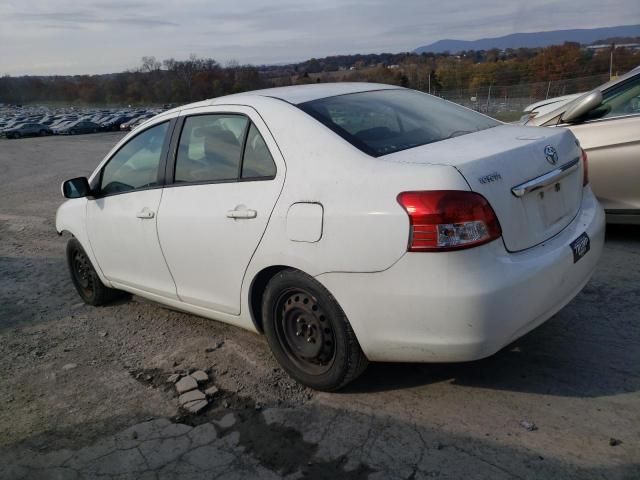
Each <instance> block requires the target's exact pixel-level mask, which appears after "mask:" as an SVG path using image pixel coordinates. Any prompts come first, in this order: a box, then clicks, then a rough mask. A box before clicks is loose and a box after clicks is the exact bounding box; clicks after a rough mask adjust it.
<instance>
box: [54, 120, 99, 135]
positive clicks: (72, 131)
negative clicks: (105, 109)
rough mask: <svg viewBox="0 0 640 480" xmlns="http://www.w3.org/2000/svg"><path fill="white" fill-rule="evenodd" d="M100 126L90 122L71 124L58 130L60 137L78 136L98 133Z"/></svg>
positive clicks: (83, 121)
mask: <svg viewBox="0 0 640 480" xmlns="http://www.w3.org/2000/svg"><path fill="white" fill-rule="evenodd" d="M99 131H100V125H98V124H97V123H93V122H90V121H88V120H80V121H76V122H70V123H68V124H66V125H63V126H62V127H59V128H58V129H57V132H58V134H59V135H77V134H80V133H98V132H99Z"/></svg>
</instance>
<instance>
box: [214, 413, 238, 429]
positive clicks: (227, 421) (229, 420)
mask: <svg viewBox="0 0 640 480" xmlns="http://www.w3.org/2000/svg"><path fill="white" fill-rule="evenodd" d="M234 423H236V417H235V416H234V415H233V413H228V414H227V415H225V416H224V417H222V418H221V419H220V420H218V421H217V422H215V424H216V425H218V426H219V427H220V428H229V427H231V426H232V425H233V424H234Z"/></svg>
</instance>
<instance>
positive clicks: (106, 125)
mask: <svg viewBox="0 0 640 480" xmlns="http://www.w3.org/2000/svg"><path fill="white" fill-rule="evenodd" d="M129 120H131V117H130V116H127V115H119V116H115V117H112V118H109V119H107V120H106V121H104V122H103V123H102V124H101V127H102V129H103V130H106V131H111V130H113V131H117V130H120V126H121V125H122V124H123V123H125V122H128V121H129Z"/></svg>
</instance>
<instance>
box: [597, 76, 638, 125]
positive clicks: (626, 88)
mask: <svg viewBox="0 0 640 480" xmlns="http://www.w3.org/2000/svg"><path fill="white" fill-rule="evenodd" d="M600 109H603V110H604V114H603V115H602V117H601V118H611V117H620V116H624V115H632V114H636V113H640V75H637V76H636V77H635V78H634V79H632V80H630V81H628V82H626V83H625V84H624V85H621V86H620V87H618V88H615V89H612V90H611V91H609V92H607V93H606V94H605V95H604V100H603V101H602V105H601V106H600V107H598V110H600Z"/></svg>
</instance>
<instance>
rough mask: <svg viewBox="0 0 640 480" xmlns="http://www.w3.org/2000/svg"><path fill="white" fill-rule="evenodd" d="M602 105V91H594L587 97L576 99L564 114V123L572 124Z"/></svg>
mask: <svg viewBox="0 0 640 480" xmlns="http://www.w3.org/2000/svg"><path fill="white" fill-rule="evenodd" d="M600 104H602V92H601V91H600V90H593V91H592V92H589V93H587V94H586V95H583V96H581V97H580V98H578V99H576V100H575V101H574V102H573V103H572V104H571V106H570V107H569V108H567V111H566V112H564V113H563V114H562V121H563V122H567V123H571V122H575V121H576V120H578V119H580V118H582V117H583V116H585V115H586V114H587V113H589V112H590V111H591V110H593V109H594V108H597V107H599V106H600Z"/></svg>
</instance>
